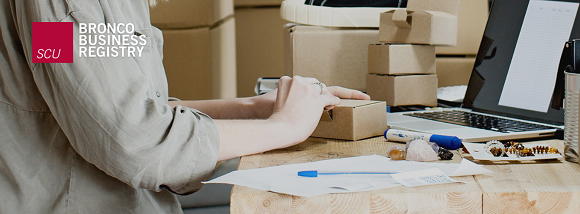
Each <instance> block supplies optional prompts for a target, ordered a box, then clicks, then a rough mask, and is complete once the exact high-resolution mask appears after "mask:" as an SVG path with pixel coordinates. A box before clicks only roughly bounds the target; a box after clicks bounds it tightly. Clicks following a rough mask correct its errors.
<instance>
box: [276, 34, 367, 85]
mask: <svg viewBox="0 0 580 214" xmlns="http://www.w3.org/2000/svg"><path fill="white" fill-rule="evenodd" d="M377 36H378V30H376V29H359V28H327V27H320V26H303V25H295V24H289V25H287V26H286V33H285V37H286V38H285V43H284V44H285V45H284V47H285V48H284V51H285V53H284V58H285V60H284V61H285V62H284V64H285V66H284V67H285V74H286V75H289V76H293V75H300V76H306V77H314V78H317V79H318V80H319V81H320V82H323V83H325V84H326V85H328V86H331V85H338V86H342V87H346V88H351V89H357V90H361V91H364V90H365V88H366V74H367V73H368V45H369V44H371V43H376V42H377Z"/></svg>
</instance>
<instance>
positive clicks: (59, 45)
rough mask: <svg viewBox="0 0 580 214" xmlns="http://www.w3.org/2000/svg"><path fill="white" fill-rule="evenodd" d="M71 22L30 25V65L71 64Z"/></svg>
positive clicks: (35, 23) (34, 23)
mask: <svg viewBox="0 0 580 214" xmlns="http://www.w3.org/2000/svg"><path fill="white" fill-rule="evenodd" d="M73 36H74V34H73V23H72V22H33V23H32V63H72V62H73Z"/></svg>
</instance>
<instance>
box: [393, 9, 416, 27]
mask: <svg viewBox="0 0 580 214" xmlns="http://www.w3.org/2000/svg"><path fill="white" fill-rule="evenodd" d="M412 13H413V11H411V10H395V11H393V22H394V23H395V25H397V27H399V28H411V24H412V23H411V20H412V18H411V17H412Z"/></svg>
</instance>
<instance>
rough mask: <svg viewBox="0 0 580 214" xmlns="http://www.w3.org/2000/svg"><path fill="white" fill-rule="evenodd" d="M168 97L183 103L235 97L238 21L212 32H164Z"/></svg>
mask: <svg viewBox="0 0 580 214" xmlns="http://www.w3.org/2000/svg"><path fill="white" fill-rule="evenodd" d="M163 37H164V46H163V65H164V67H165V72H166V74H167V81H168V84H169V96H171V97H177V98H180V99H184V100H200V99H218V98H234V97H236V55H235V19H234V18H233V17H230V18H228V19H226V20H224V21H223V22H222V23H221V24H220V25H217V26H215V27H213V28H210V27H201V28H191V29H165V30H163Z"/></svg>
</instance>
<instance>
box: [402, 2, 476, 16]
mask: <svg viewBox="0 0 580 214" xmlns="http://www.w3.org/2000/svg"><path fill="white" fill-rule="evenodd" d="M465 1H469V0H465ZM407 9H408V10H414V11H422V10H428V11H442V12H445V13H449V14H452V15H456V16H457V14H458V13H459V0H409V3H407Z"/></svg>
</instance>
